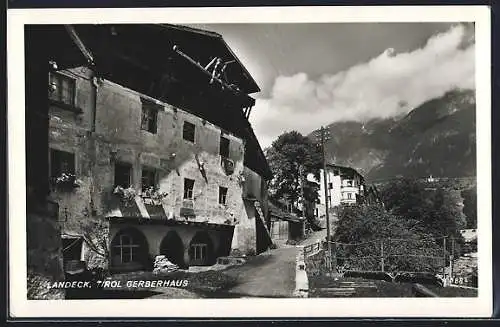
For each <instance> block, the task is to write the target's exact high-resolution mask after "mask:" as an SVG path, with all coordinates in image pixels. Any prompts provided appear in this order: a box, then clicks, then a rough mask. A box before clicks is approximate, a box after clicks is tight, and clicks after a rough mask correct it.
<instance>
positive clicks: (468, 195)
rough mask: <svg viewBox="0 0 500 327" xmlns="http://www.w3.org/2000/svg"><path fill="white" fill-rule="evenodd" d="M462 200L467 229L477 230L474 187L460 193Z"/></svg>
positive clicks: (475, 192)
mask: <svg viewBox="0 0 500 327" xmlns="http://www.w3.org/2000/svg"><path fill="white" fill-rule="evenodd" d="M462 198H463V199H464V201H463V204H464V207H463V213H464V214H465V217H466V221H467V225H466V227H467V228H472V229H475V228H477V191H476V187H473V188H471V189H468V190H463V191H462Z"/></svg>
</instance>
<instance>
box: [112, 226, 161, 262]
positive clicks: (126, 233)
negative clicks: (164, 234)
mask: <svg viewBox="0 0 500 327" xmlns="http://www.w3.org/2000/svg"><path fill="white" fill-rule="evenodd" d="M111 266H112V270H114V271H136V270H150V269H152V260H151V258H150V256H149V247H148V242H147V240H146V237H145V236H144V234H142V233H141V232H140V231H139V230H137V229H136V228H125V229H122V230H120V231H119V232H118V233H117V234H116V236H115V237H114V238H113V241H112V242H111Z"/></svg>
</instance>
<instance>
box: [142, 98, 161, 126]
mask: <svg viewBox="0 0 500 327" xmlns="http://www.w3.org/2000/svg"><path fill="white" fill-rule="evenodd" d="M141 102H142V120H141V129H142V130H144V131H148V132H150V133H153V134H156V130H157V121H158V111H160V109H161V106H160V105H158V104H156V103H154V102H152V101H149V100H146V99H141Z"/></svg>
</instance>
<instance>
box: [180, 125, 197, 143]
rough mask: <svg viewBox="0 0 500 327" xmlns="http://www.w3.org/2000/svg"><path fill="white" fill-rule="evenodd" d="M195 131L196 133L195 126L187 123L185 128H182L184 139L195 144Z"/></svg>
mask: <svg viewBox="0 0 500 327" xmlns="http://www.w3.org/2000/svg"><path fill="white" fill-rule="evenodd" d="M194 131H195V126H194V124H191V123H190V122H187V121H185V122H184V126H183V128H182V138H183V139H185V140H186V141H189V142H193V143H194Z"/></svg>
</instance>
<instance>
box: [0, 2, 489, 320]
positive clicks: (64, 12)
mask: <svg viewBox="0 0 500 327" xmlns="http://www.w3.org/2000/svg"><path fill="white" fill-rule="evenodd" d="M222 13H223V14H222ZM7 22H8V26H7V36H8V38H7V60H8V61H7V63H8V66H7V72H8V162H9V166H8V171H9V176H8V182H9V189H8V194H9V199H8V205H9V217H8V228H9V237H8V242H9V262H8V263H9V288H10V290H9V291H10V292H9V295H10V296H9V300H10V303H9V305H10V314H11V316H13V317H17V318H24V317H26V318H27V317H118V318H125V317H178V318H194V317H384V316H385V317H387V316H390V317H422V316H425V317H489V316H491V314H492V307H493V294H492V285H493V284H492V262H491V260H492V253H491V236H492V226H491V220H492V219H491V217H492V211H491V206H492V197H491V88H490V87H491V76H490V63H491V58H490V57H491V56H490V53H491V44H490V33H491V30H490V28H491V27H490V9H489V8H488V7H487V6H392V7H388V6H384V7H370V6H368V7H349V6H346V7H253V8H154V9H153V8H150V9H144V8H142V9H139V8H133V9H11V10H8V12H7ZM167 22H168V23H172V24H182V23H183V24H195V23H200V24H207V23H305V22H309V23H312V22H317V23H320V22H323V23H325V22H331V23H334V22H359V23H362V22H475V31H476V105H477V106H476V108H477V109H476V110H477V114H476V129H477V163H478V164H477V190H478V235H479V237H478V252H479V258H478V266H479V268H478V271H479V296H478V297H477V298H398V299H392V298H387V299H384V298H347V299H335V298H331V299H327V298H321V299H200V300H187V299H167V300H153V299H148V300H57V301H55V300H47V301H44V300H38V301H37V300H31V301H29V300H27V298H26V292H27V281H26V199H25V197H24V196H23V195H24V194H25V185H26V183H25V180H26V179H25V134H24V128H25V112H24V111H25V109H24V108H25V104H24V76H25V75H24V24H94V23H167ZM16 195H19V196H16Z"/></svg>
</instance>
